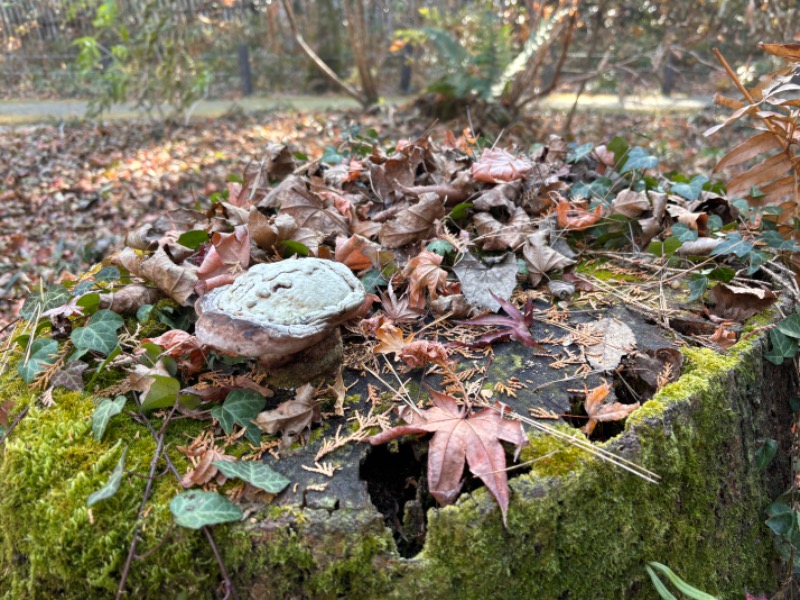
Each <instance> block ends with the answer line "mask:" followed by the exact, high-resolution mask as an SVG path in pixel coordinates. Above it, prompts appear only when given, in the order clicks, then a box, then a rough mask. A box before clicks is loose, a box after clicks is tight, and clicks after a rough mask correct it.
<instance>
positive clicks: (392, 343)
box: [372, 323, 414, 356]
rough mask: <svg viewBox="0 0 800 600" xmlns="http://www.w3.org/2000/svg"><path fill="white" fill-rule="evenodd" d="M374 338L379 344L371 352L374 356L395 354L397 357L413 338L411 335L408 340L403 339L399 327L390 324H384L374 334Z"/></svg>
mask: <svg viewBox="0 0 800 600" xmlns="http://www.w3.org/2000/svg"><path fill="white" fill-rule="evenodd" d="M375 337H376V338H378V342H379V344H378V345H377V346H375V347H374V348H373V349H372V351H373V352H374V353H375V354H392V353H393V354H395V356H397V355H398V354H400V353H401V352H402V351H403V348H405V347H406V345H407V344H408V343H410V342H411V340H412V339H413V338H414V336H413V335H410V336H408V338H405V337H403V332H402V330H401V329H400V328H399V327H395V326H394V325H392V324H391V323H384V324H383V325H381V326H380V327H378V330H377V331H376V332H375Z"/></svg>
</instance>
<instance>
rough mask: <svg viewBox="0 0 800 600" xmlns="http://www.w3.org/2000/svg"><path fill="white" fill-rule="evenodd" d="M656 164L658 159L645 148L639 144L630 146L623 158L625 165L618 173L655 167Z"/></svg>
mask: <svg viewBox="0 0 800 600" xmlns="http://www.w3.org/2000/svg"><path fill="white" fill-rule="evenodd" d="M657 166H658V159H657V158H656V157H655V156H651V155H650V153H649V152H647V150H645V149H644V148H642V147H641V146H636V147H634V148H631V149H630V151H629V152H628V156H627V158H626V160H625V165H624V166H623V167H622V170H621V171H620V173H630V172H631V171H644V170H646V169H655V168H656V167H657Z"/></svg>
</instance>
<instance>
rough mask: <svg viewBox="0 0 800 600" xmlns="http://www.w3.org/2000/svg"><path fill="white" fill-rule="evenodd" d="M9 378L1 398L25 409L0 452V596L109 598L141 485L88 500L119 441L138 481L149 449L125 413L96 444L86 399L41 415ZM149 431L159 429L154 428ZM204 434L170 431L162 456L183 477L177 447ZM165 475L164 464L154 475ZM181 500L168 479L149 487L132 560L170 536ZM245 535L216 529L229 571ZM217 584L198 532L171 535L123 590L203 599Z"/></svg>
mask: <svg viewBox="0 0 800 600" xmlns="http://www.w3.org/2000/svg"><path fill="white" fill-rule="evenodd" d="M14 370H15V369H13V368H9V369H8V371H7V373H6V375H5V376H4V377H3V378H2V379H0V399H3V400H4V399H8V398H14V399H16V401H17V404H16V407H15V410H21V409H22V408H24V407H25V406H30V410H29V412H28V414H27V415H26V416H25V417H24V418H23V419H22V420H21V421H20V422H19V424H18V426H17V427H16V429H15V430H14V431H13V433H12V435H11V436H10V437H9V439H8V440H7V441H6V443H5V444H4V446H3V448H2V450H0V481H2V482H3V483H2V486H0V574H2V576H0V597H2V596H5V597H8V598H14V599H17V598H37V597H39V598H52V597H56V596H58V597H66V598H73V597H81V598H93V597H98V598H107V597H108V596H109V595H111V594H113V593H114V592H115V591H116V588H117V585H118V582H119V577H120V573H121V569H122V565H123V563H124V561H125V558H126V555H127V551H128V547H129V544H130V540H131V536H132V534H133V528H134V525H135V522H136V514H137V510H138V506H139V504H140V502H141V499H142V496H143V494H144V487H145V479H143V478H139V477H133V476H126V477H124V478H123V483H122V485H121V487H120V490H119V492H118V493H117V494H116V495H115V496H114V497H112V498H111V499H109V500H106V501H103V502H100V503H98V504H96V505H95V506H94V507H93V508H92V509H91V510H90V509H89V508H88V507H87V506H86V499H87V497H88V496H89V494H91V493H92V492H94V491H96V490H98V489H99V488H100V487H102V486H103V484H104V483H105V482H106V480H107V479H108V476H109V474H110V472H111V470H112V469H113V467H114V465H115V464H116V461H117V459H118V458H119V451H118V450H112V449H113V447H114V444H115V443H116V442H117V440H121V441H122V443H123V444H124V445H127V446H128V450H129V451H128V457H127V461H126V469H128V470H130V471H132V472H136V473H141V474H146V473H147V472H148V471H149V467H150V462H151V460H152V456H153V452H154V451H155V447H156V444H155V440H154V439H153V437H152V436H151V434H150V433H149V431H148V430H147V429H146V428H145V427H143V426H140V425H138V424H137V423H136V422H135V421H133V420H132V419H131V418H130V417H128V416H127V415H125V414H122V415H119V416H116V417H114V418H113V419H112V420H111V422H110V423H109V426H108V429H107V431H106V434H105V438H104V440H103V441H102V442H96V441H95V440H94V438H93V436H92V431H91V426H92V423H91V415H92V412H93V411H94V403H93V402H92V399H91V398H90V397H89V396H88V395H85V394H81V393H78V392H63V391H56V392H55V393H54V394H53V398H54V400H55V403H56V405H55V406H54V407H52V408H47V409H45V408H40V407H38V406H36V404H35V399H36V397H37V396H38V395H37V394H33V393H31V392H30V391H29V389H28V388H27V386H26V385H25V384H24V382H22V381H21V380H20V379H19V378H18V377H16V376H15V375H14ZM153 424H154V426H156V427H159V426H160V423H159V422H158V420H157V419H154V422H153ZM201 428H202V423H199V422H196V421H191V420H176V421H174V422H173V423H171V424H170V426H169V434H170V435H169V442H168V449H167V452H169V456H170V458H171V459H172V461H173V463H174V464H175V466H176V467H177V469H178V470H179V471H180V472H183V471H185V470H186V468H187V466H188V465H187V463H186V460H185V459H184V457H183V456H182V455H181V454H180V453H178V452H175V451H174V446H175V445H176V444H177V443H180V444H185V443H186V441H187V439H188V438H192V437H195V436H196V435H197V434H198V433H199V431H200V430H201ZM164 467H165V465H164V463H163V460H162V461H161V463H160V464H159V465H158V470H159V471H161V470H163V469H164ZM179 491H181V488H180V487H179V485H178V482H177V481H176V479H175V478H173V477H172V476H171V475H170V476H164V477H160V478H159V479H157V480H156V481H155V483H154V485H153V492H152V495H151V497H150V499H149V501H148V505H147V509H146V513H147V516H146V517H145V518H144V519H143V521H142V540H141V542H140V544H139V546H138V552H139V553H145V552H147V550H149V549H150V548H153V547H155V546H156V545H157V544H158V543H159V542H160V541H161V540H162V538H163V537H164V536H165V535H166V534H167V533H168V532H169V530H170V528H171V524H172V516H171V514H170V512H169V507H168V504H169V501H170V500H171V499H172V497H173V496H174V495H175V494H176V493H178V492H179ZM242 534H243V532H242V531H241V530H240V529H239V530H237V529H236V528H232V527H227V528H225V527H223V528H217V529H216V535H217V536H218V543H219V544H220V546H221V547H223V548H225V550H224V552H225V556H226V560H228V561H230V563H231V564H230V565H229V566H232V567H234V568H235V567H236V564H235V561H236V560H239V562H241V561H242V560H244V559H245V558H246V556H247V552H244V551H242V549H241V546H242V543H243V540H242ZM244 541H245V542H247V545H248V548H249V541H247V540H244ZM237 556H238V557H239V558H238V559H237ZM217 577H218V572H217V567H216V562H215V561H214V559H213V556H212V554H211V552H210V549H209V547H208V543H207V541H206V540H205V539H204V537H203V535H202V533H200V532H195V531H190V530H184V529H181V528H174V529H172V531H171V533H169V537H168V538H167V539H166V541H165V542H164V544H163V545H162V546H161V548H160V549H159V550H157V551H156V552H155V554H154V555H153V556H152V557H151V558H150V559H149V560H147V561H141V562H136V563H135V565H134V568H133V569H132V570H131V574H130V577H129V579H128V589H129V590H130V591H131V593H132V595H134V596H136V597H157V596H159V595H161V594H162V593H163V590H164V589H165V586H168V587H169V588H170V589H175V590H177V589H183V590H185V591H186V592H187V593H189V594H191V595H193V596H194V595H197V596H198V597H206V596H209V595H210V593H211V590H212V589H213V587H214V585H215V583H216V580H217Z"/></svg>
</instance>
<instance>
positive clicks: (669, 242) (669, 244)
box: [647, 237, 683, 256]
mask: <svg viewBox="0 0 800 600" xmlns="http://www.w3.org/2000/svg"><path fill="white" fill-rule="evenodd" d="M682 245H683V242H681V241H680V240H679V239H678V238H676V237H670V238H667V239H666V240H664V241H663V242H650V245H648V246H647V251H648V252H650V253H651V254H655V255H656V256H672V255H673V254H675V250H677V249H678V248H680V247H681V246H682Z"/></svg>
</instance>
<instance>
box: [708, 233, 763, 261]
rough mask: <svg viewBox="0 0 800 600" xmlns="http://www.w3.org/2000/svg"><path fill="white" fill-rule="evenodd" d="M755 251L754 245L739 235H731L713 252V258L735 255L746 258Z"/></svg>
mask: <svg viewBox="0 0 800 600" xmlns="http://www.w3.org/2000/svg"><path fill="white" fill-rule="evenodd" d="M752 251H753V244H751V243H750V242H748V241H746V240H744V239H742V236H741V234H739V233H729V234H728V235H727V236H726V237H725V239H724V240H722V242H721V243H720V244H719V245H718V246H717V247H716V248H714V249H713V250H712V251H711V256H721V255H724V254H734V255H736V256H738V257H739V258H744V257H745V256H747V255H748V254H750V253H751V252H752Z"/></svg>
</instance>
